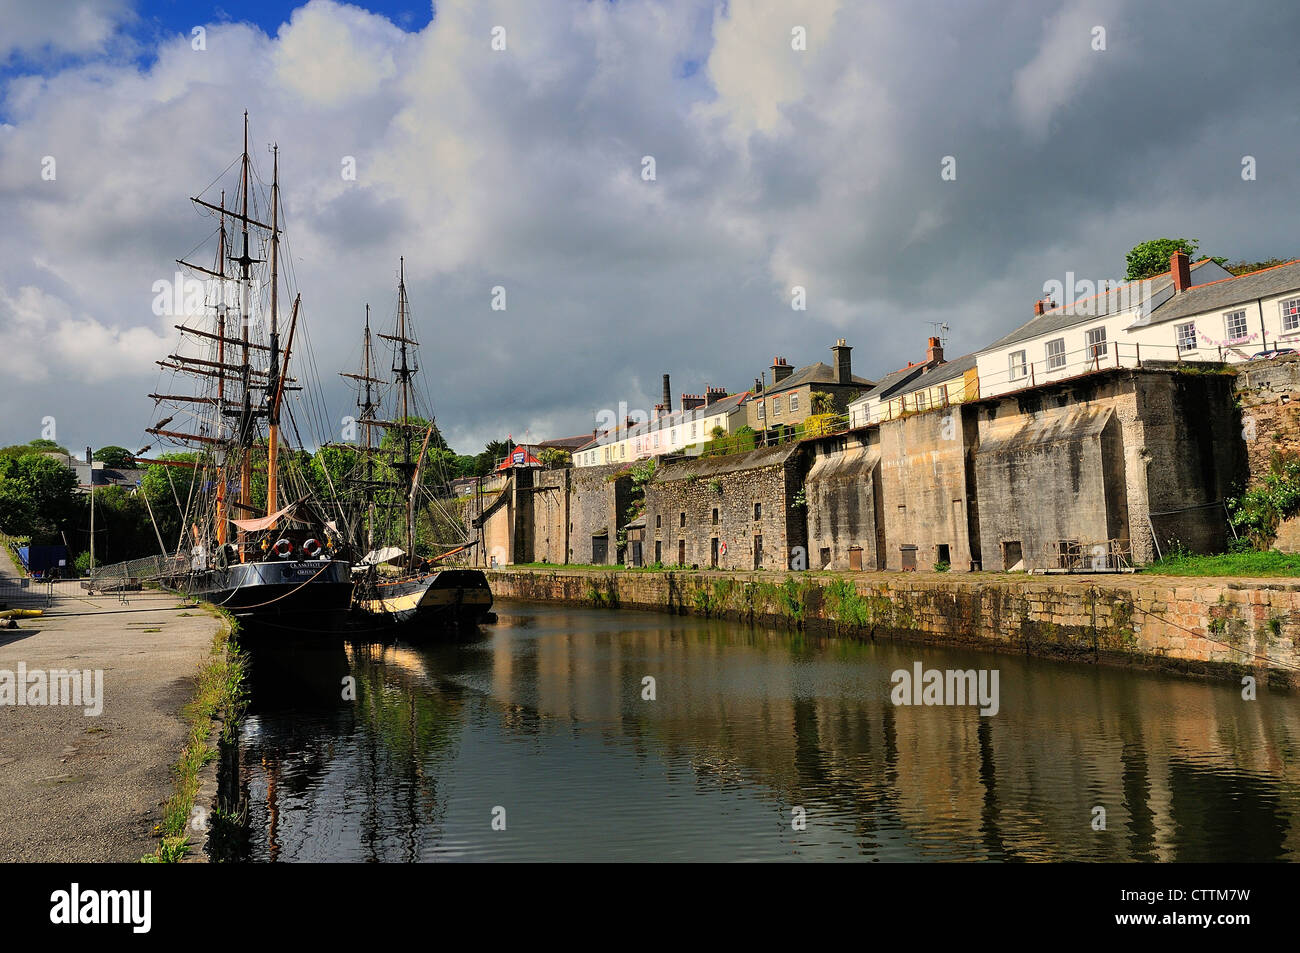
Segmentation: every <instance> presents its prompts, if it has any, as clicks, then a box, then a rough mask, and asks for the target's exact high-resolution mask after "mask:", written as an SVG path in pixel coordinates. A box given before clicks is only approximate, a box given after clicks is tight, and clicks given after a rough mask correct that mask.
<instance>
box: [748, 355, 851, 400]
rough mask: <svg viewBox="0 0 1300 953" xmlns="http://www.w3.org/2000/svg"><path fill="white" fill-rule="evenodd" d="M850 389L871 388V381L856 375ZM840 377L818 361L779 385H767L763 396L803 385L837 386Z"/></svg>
mask: <svg viewBox="0 0 1300 953" xmlns="http://www.w3.org/2000/svg"><path fill="white" fill-rule="evenodd" d="M852 380H853V383H852V384H851V385H844V386H852V387H873V386H875V385H874V383H873V382H872V381H869V380H867V379H866V378H865V377H859V376H858V375H857V374H854V375H852ZM839 382H840V375H839V372H838V371H836V370H835V368H833V367H831V366H830V365H829V364H827V363H826V362H825V361H818V362H817V363H816V364H808V365H806V366H804V367H801V368H799V369H798V370H797V371H793V372H792V373H791V374H790V376H789V377H787V378H786V379H785V380H783V381H781V382H780V383H779V384H769V385H768V387H767V388H766V390H764V392H763V393H764V394H778V393H780V392H781V391H783V390H789V389H790V388H792V387H802V386H803V385H804V384H834V385H839Z"/></svg>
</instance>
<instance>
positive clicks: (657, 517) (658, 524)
mask: <svg viewBox="0 0 1300 953" xmlns="http://www.w3.org/2000/svg"><path fill="white" fill-rule="evenodd" d="M663 524H664V518H663V517H662V516H660V515H659V514H658V513H656V514H655V529H659V527H661V526H663Z"/></svg>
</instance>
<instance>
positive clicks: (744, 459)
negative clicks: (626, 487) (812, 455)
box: [654, 443, 799, 483]
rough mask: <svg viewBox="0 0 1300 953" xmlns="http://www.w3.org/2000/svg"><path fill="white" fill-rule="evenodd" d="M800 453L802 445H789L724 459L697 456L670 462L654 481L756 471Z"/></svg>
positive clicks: (720, 457)
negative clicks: (739, 471)
mask: <svg viewBox="0 0 1300 953" xmlns="http://www.w3.org/2000/svg"><path fill="white" fill-rule="evenodd" d="M798 450H799V444H797V443H786V444H780V445H778V446H775V447H759V448H758V449H756V450H750V451H748V452H747V453H730V454H726V455H725V456H716V457H695V458H693V459H690V460H682V461H679V462H676V463H669V464H666V465H665V466H662V467H660V468H659V469H658V470H656V471H655V477H654V482H656V483H667V482H669V481H672V480H685V479H688V478H689V477H709V476H716V475H718V474H722V473H734V472H736V471H738V470H756V469H758V468H760V467H771V466H778V465H780V464H782V463H785V461H786V460H787V459H788V458H789V456H790V455H791V454H792V453H795V452H797V451H798Z"/></svg>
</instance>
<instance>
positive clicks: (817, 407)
mask: <svg viewBox="0 0 1300 953" xmlns="http://www.w3.org/2000/svg"><path fill="white" fill-rule="evenodd" d="M808 402H809V403H810V404H812V412H813V413H814V414H829V413H832V412H833V411H834V410H835V398H834V396H832V395H831V394H828V393H827V392H826V391H824V390H815V391H813V392H812V393H811V394H809V395H808Z"/></svg>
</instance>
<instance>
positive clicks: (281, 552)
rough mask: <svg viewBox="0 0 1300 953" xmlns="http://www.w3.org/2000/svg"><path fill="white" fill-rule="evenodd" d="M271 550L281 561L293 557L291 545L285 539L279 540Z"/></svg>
mask: <svg viewBox="0 0 1300 953" xmlns="http://www.w3.org/2000/svg"><path fill="white" fill-rule="evenodd" d="M271 549H272V551H274V553H275V554H276V555H277V556H279V557H280V558H281V559H284V558H285V557H286V556H291V555H293V543H291V542H289V541H288V540H287V539H283V538H281V539H279V540H277V541H276V544H275V545H274V546H272V547H271Z"/></svg>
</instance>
